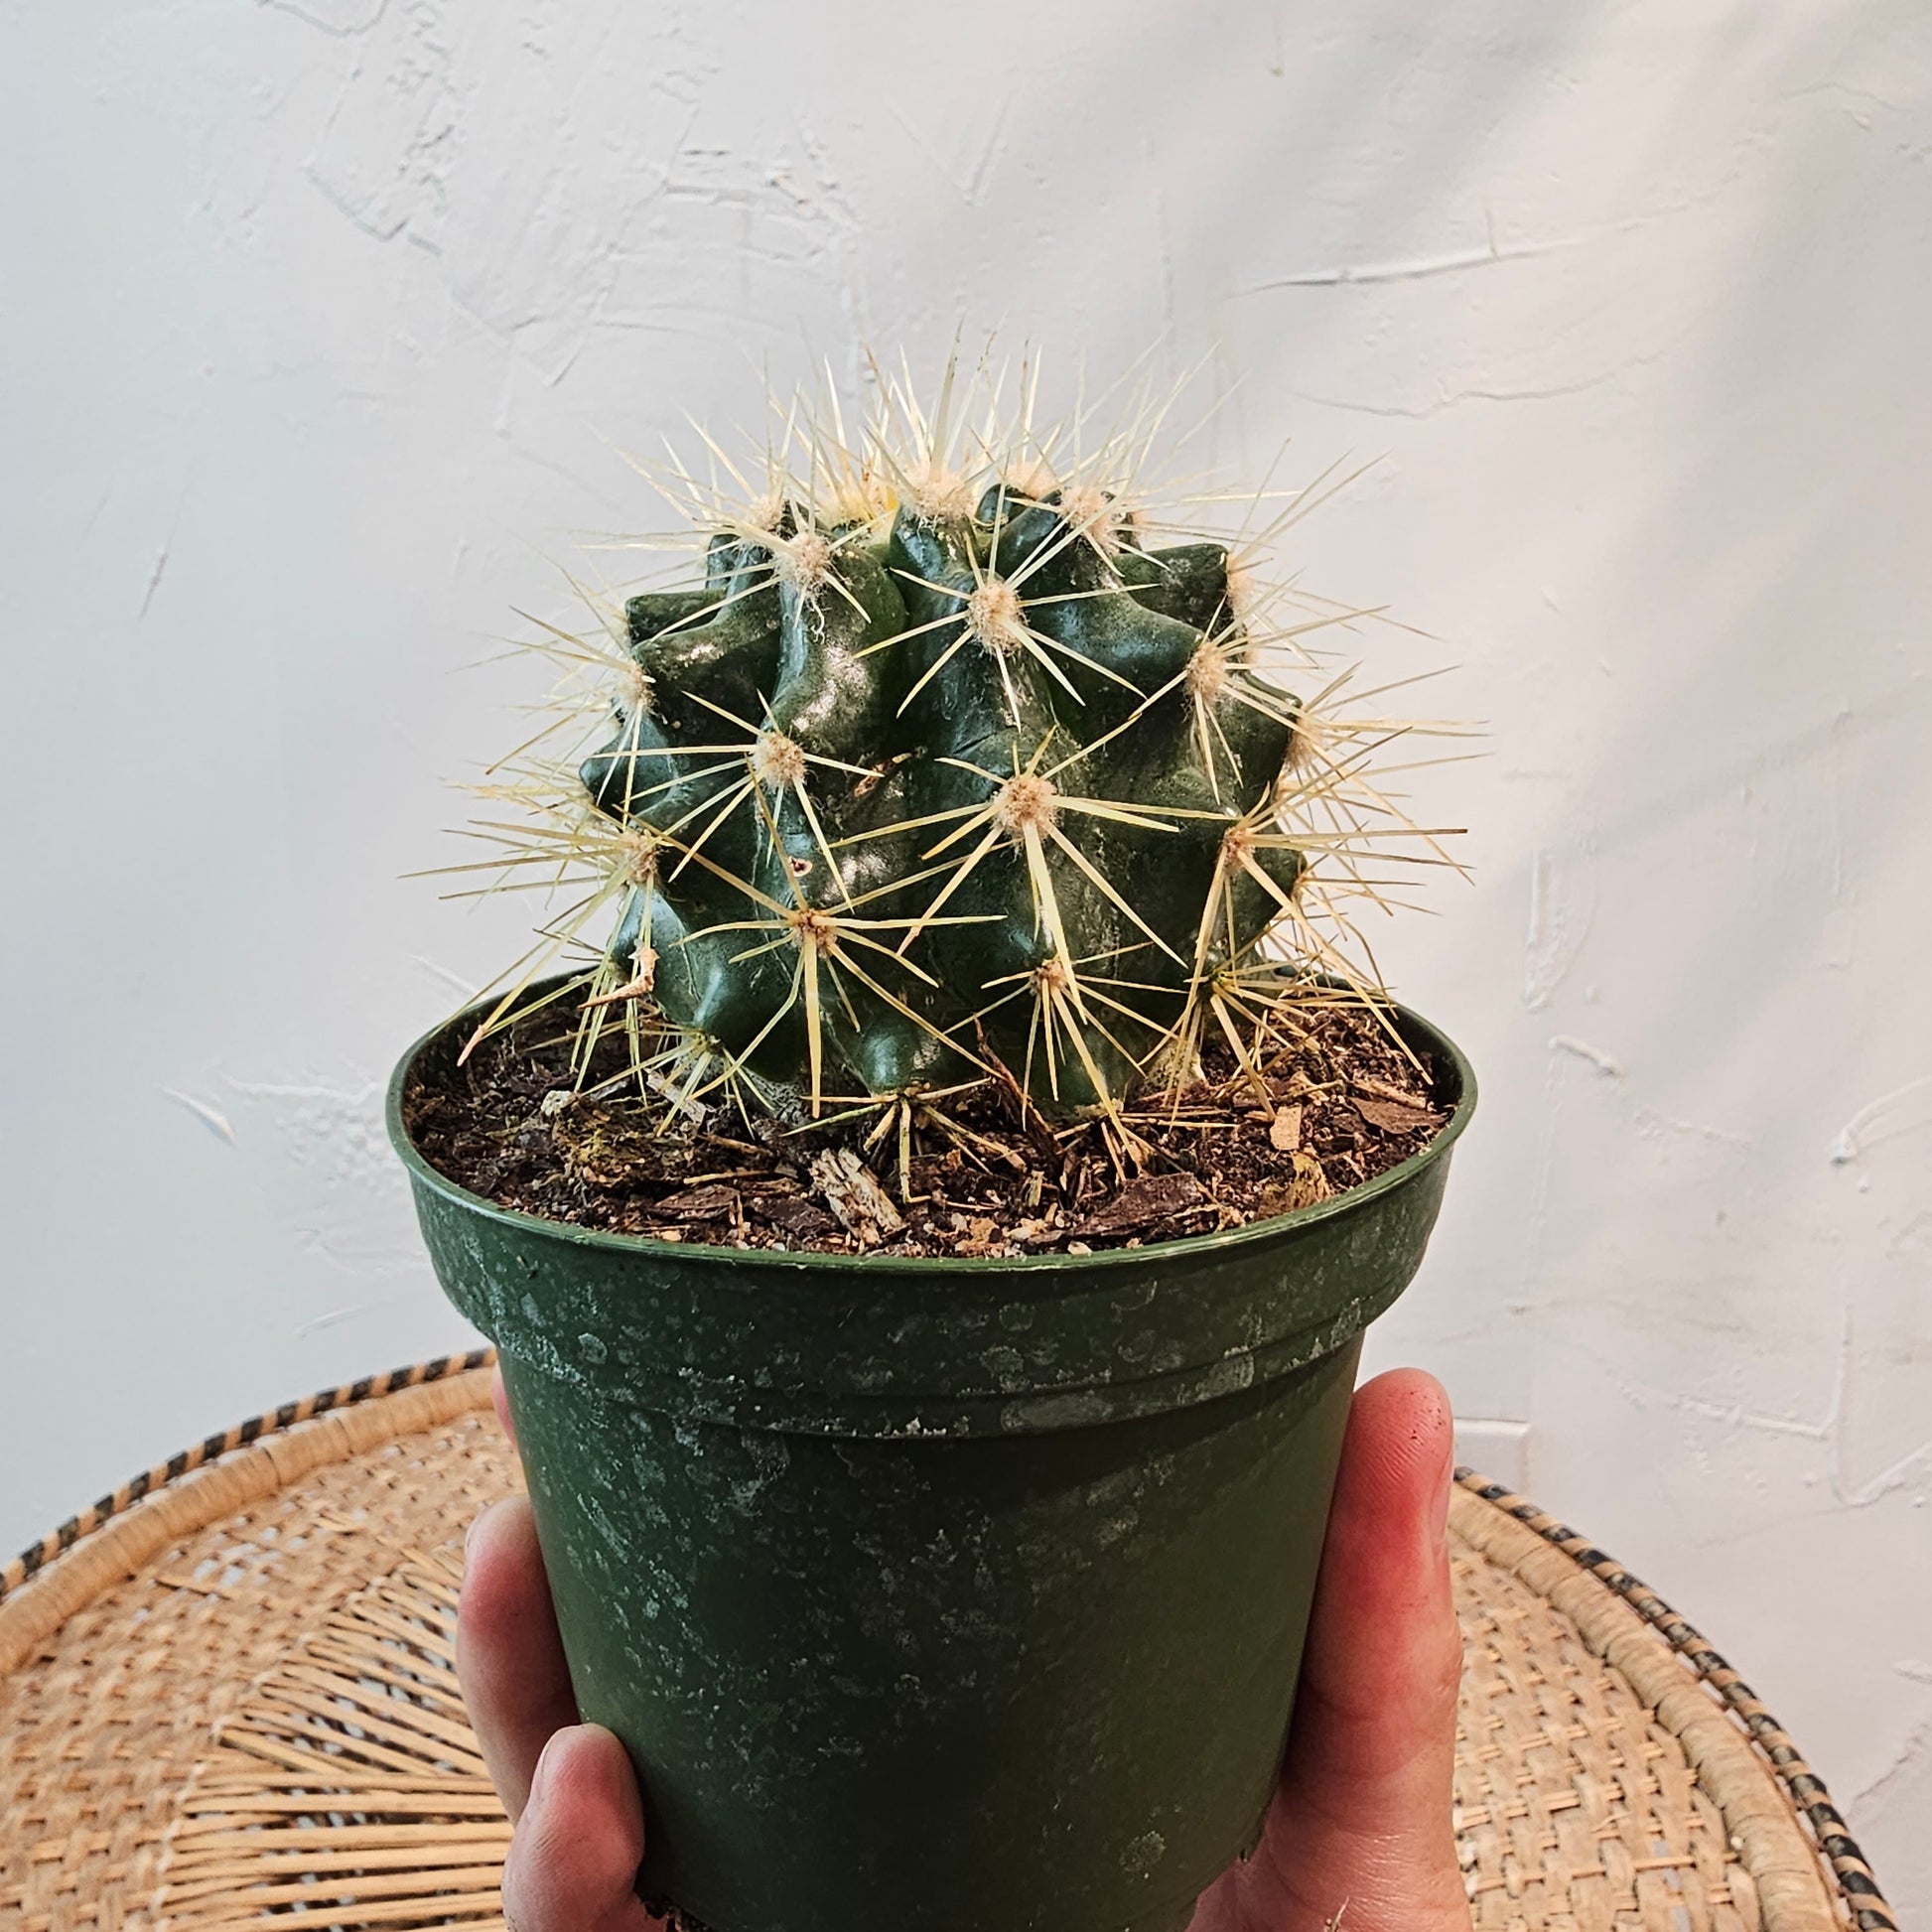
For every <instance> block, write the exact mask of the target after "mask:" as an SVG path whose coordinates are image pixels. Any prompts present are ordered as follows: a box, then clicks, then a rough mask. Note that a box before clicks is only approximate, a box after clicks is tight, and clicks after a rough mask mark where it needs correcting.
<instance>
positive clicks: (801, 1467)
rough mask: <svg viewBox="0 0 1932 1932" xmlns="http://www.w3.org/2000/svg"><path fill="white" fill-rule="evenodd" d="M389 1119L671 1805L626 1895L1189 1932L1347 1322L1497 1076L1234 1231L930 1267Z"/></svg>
mask: <svg viewBox="0 0 1932 1932" xmlns="http://www.w3.org/2000/svg"><path fill="white" fill-rule="evenodd" d="M472 1024H473V1020H472V1019H471V1018H470V1017H463V1018H459V1019H457V1020H455V1021H452V1022H451V1023H449V1024H448V1025H447V1026H445V1027H443V1028H441V1029H439V1030H438V1031H437V1032H435V1033H433V1034H431V1035H428V1036H427V1037H426V1038H425V1039H424V1040H422V1041H421V1042H419V1043H418V1045H417V1046H416V1047H414V1048H413V1049H412V1050H411V1051H410V1053H409V1054H408V1055H407V1056H406V1057H405V1058H404V1060H403V1062H402V1064H401V1066H400V1067H399V1068H398V1069H397V1072H396V1076H395V1078H394V1080H393V1081H392V1083H391V1086H390V1093H389V1131H390V1133H391V1135H392V1137H393V1138H394V1140H395V1143H396V1146H397V1148H398V1149H399V1150H400V1152H401V1154H402V1158H403V1160H404V1162H405V1163H406V1164H407V1166H408V1169H409V1173H410V1179H411V1182H412V1184H413V1187H414V1190H415V1197H416V1207H417V1212H418V1214H419V1216H420V1217H421V1221H422V1227H423V1234H424V1237H425V1239H426V1240H427V1241H428V1244H429V1250H430V1254H431V1257H432V1259H433V1260H434V1262H435V1266H436V1272H437V1275H438V1277H439V1279H440V1280H441V1282H442V1284H443V1287H444V1289H445V1291H446V1292H447V1293H448V1294H449V1296H450V1299H451V1300H452V1301H453V1302H455V1303H456V1305H457V1307H458V1308H459V1309H461V1310H462V1311H463V1312H464V1313H465V1314H466V1315H468V1316H469V1318H470V1319H471V1320H472V1321H474V1322H475V1323H476V1324H477V1325H478V1326H479V1327H480V1328H482V1329H483V1331H484V1332H485V1333H486V1334H488V1335H489V1336H490V1337H491V1338H492V1339H493V1340H494V1341H495V1342H496V1344H497V1346H498V1348H499V1349H500V1350H501V1351H502V1365H503V1373H504V1378H505V1380H506V1382H507V1384H508V1389H509V1399H510V1407H511V1410H512V1412H513V1415H514V1419H515V1423H516V1431H517V1440H518V1444H519V1447H520V1449H521V1451H522V1456H523V1464H524V1468H525V1471H526V1473H527V1476H528V1480H529V1485H530V1493H531V1497H532V1500H533V1502H534V1504H535V1509H536V1518H537V1528H538V1533H539V1535H540V1537H541V1540H542V1545H543V1552H544V1560H545V1563H546V1564H547V1565H548V1568H549V1572H550V1585H551V1589H552V1592H553V1594H554V1595H555V1598H556V1604H557V1615H558V1621H559V1623H560V1624H561V1626H562V1630H563V1637H564V1645H565V1648H566V1650H567V1651H568V1653H569V1658H570V1667H571V1675H572V1679H573V1681H574V1683H575V1685H576V1688H577V1695H578V1702H579V1704H580V1706H581V1708H582V1711H583V1715H584V1716H585V1718H586V1719H589V1720H594V1721H595V1722H597V1723H600V1724H605V1725H610V1726H611V1728H612V1729H614V1730H615V1731H616V1732H617V1733H618V1735H619V1736H620V1737H621V1738H622V1739H623V1741H624V1743H625V1745H626V1746H627V1747H628V1749H629V1751H630V1754H631V1756H632V1758H633V1759H634V1760H635V1762H636V1765H637V1769H638V1773H639V1775H640V1777H641V1779H642V1782H643V1788H644V1793H645V1809H646V1816H647V1823H648V1845H647V1849H646V1852H645V1858H644V1865H643V1870H642V1872H641V1874H640V1877H639V1889H640V1890H641V1891H642V1892H643V1894H644V1896H645V1897H646V1898H648V1899H651V1900H653V1901H669V1902H671V1903H673V1904H675V1905H676V1906H677V1907H678V1909H679V1910H680V1912H682V1913H683V1914H684V1916H685V1917H686V1919H687V1921H688V1922H690V1923H693V1924H695V1925H699V1926H702V1927H707V1928H711V1929H712V1932H985V1928H987V1927H999V1928H1001V1932H1174V1929H1175V1928H1177V1927H1180V1926H1184V1925H1185V1924H1186V1922H1187V1919H1188V1916H1189V1914H1190V1912H1191V1909H1192V1906H1193V1901H1194V1899H1195V1896H1196V1895H1197V1893H1198V1892H1199V1891H1200V1890H1201V1889H1202V1887H1203V1886H1205V1885H1207V1884H1208V1883H1210V1882H1211V1881H1212V1880H1213V1878H1214V1877H1215V1876H1216V1875H1217V1874H1218V1873H1219V1872H1220V1871H1221V1870H1222V1869H1223V1868H1224V1867H1225V1866H1226V1865H1227V1864H1228V1863H1229V1862H1230V1861H1231V1860H1233V1859H1234V1858H1236V1857H1237V1856H1239V1855H1241V1854H1242V1853H1244V1852H1246V1851H1248V1850H1250V1849H1252V1847H1253V1845H1254V1842H1255V1840H1256V1837H1257V1835H1258V1833H1259V1831H1260V1826H1261V1819H1262V1815H1263V1812H1264V1809H1265V1807H1266V1804H1267V1800H1268V1795H1269V1791H1270V1788H1271V1786H1272V1785H1273V1782H1274V1778H1275V1774H1276V1769H1277V1765H1278V1762H1279V1759H1280V1756H1281V1748H1282V1742H1283V1738H1284V1736H1285V1734H1286V1731H1287V1727H1288V1720H1289V1714H1290V1707H1291V1705H1292V1703H1293V1700H1294V1692H1295V1680H1296V1674H1297V1671H1298V1669H1299V1666H1300V1663H1301V1656H1302V1642H1303V1637H1304V1634H1305V1632H1306V1629H1307V1623H1308V1614H1309V1603H1310V1597H1311V1592H1312V1589H1313V1587H1314V1575H1315V1567H1316V1564H1317V1562H1318V1560H1319V1558H1320V1554H1321V1539H1322V1532H1323V1528H1324V1525H1325V1522H1326V1518H1327V1511H1328V1500H1329V1494H1330V1491H1331V1489H1332V1487H1333V1483H1334V1476H1335V1464H1336V1459H1337V1456H1338V1454H1339V1452H1340V1448H1341V1436H1342V1426H1343V1422H1344V1420H1345V1418H1346V1415H1347V1409H1348V1400H1349V1395H1350V1391H1351V1388H1352V1386H1353V1381H1354V1371H1355V1363H1356V1358H1357V1355H1358V1353H1359V1350H1360V1346H1361V1331H1362V1328H1363V1326H1364V1324H1365V1323H1366V1322H1368V1321H1369V1320H1371V1319H1372V1318H1373V1317H1374V1316H1375V1315H1377V1314H1379V1313H1380V1312H1381V1311H1383V1310H1384V1309H1385V1308H1387V1307H1388V1306H1389V1304H1390V1303H1391V1302H1393V1301H1394V1300H1395V1298H1396V1296H1397V1295H1399V1294H1400V1293H1401V1291H1402V1290H1403V1288H1404V1287H1405V1286H1406V1285H1407V1283H1408V1282H1409V1280H1410V1278H1411V1276H1412V1275H1413V1274H1414V1273H1415V1271H1416V1267H1417V1265H1418V1263H1419V1262H1420V1261H1421V1259H1422V1254H1423V1248H1424V1245H1425V1243H1426V1242H1427V1240H1428V1237H1429V1232H1430V1229H1431V1227H1432V1225H1433V1224H1434V1222H1435V1219H1436V1212H1437V1208H1438V1206H1439V1204H1440V1202H1441V1200H1442V1195H1443V1185H1444V1181H1445V1179H1446V1178H1447V1175H1448V1173H1449V1150H1450V1147H1451V1145H1452V1144H1453V1142H1454V1141H1455V1139H1456V1137H1457V1135H1458V1134H1459V1133H1460V1132H1461V1130H1462V1127H1463V1126H1464V1124H1465V1123H1466V1122H1467V1120H1468V1117H1469V1113H1470V1110H1471V1108H1472V1106H1473V1105H1474V1100H1475V1085H1474V1080H1473V1078H1472V1076H1471V1074H1470V1071H1469V1068H1468V1065H1467V1063H1466V1062H1465V1061H1464V1059H1463V1058H1462V1055H1461V1054H1460V1053H1459V1052H1458V1051H1457V1049H1456V1048H1455V1046H1454V1045H1453V1044H1451V1042H1450V1041H1449V1039H1447V1038H1446V1037H1445V1036H1444V1035H1442V1034H1440V1033H1438V1032H1437V1031H1436V1030H1435V1029H1434V1028H1433V1027H1431V1026H1429V1025H1428V1024H1427V1023H1426V1022H1424V1021H1422V1020H1420V1019H1418V1018H1417V1017H1416V1016H1414V1015H1412V1014H1409V1013H1407V1012H1404V1013H1402V1014H1401V1025H1402V1028H1403V1030H1404V1032H1405V1034H1406V1035H1407V1036H1408V1038H1409V1039H1410V1041H1411V1042H1412V1043H1413V1044H1414V1045H1415V1046H1416V1048H1417V1049H1418V1050H1419V1051H1420V1052H1421V1053H1423V1054H1424V1055H1425V1056H1426V1057H1428V1058H1429V1059H1430V1060H1432V1061H1433V1062H1434V1064H1435V1067H1436V1069H1437V1072H1438V1081H1439V1092H1440V1093H1441V1094H1442V1096H1443V1098H1444V1099H1445V1101H1446V1102H1449V1103H1452V1106H1453V1112H1452V1115H1451V1118H1450V1120H1449V1124H1448V1125H1447V1127H1446V1128H1445V1129H1444V1131H1443V1132H1442V1133H1441V1134H1440V1135H1439V1136H1438V1137H1437V1139H1436V1141H1435V1142H1434V1143H1433V1144H1432V1145H1431V1146H1430V1147H1429V1148H1428V1149H1427V1150H1425V1151H1424V1152H1423V1153H1422V1154H1420V1155H1417V1156H1416V1157H1415V1158H1414V1159H1412V1160H1410V1161H1408V1162H1405V1163H1404V1164H1403V1165H1402V1166H1401V1167H1399V1168H1396V1169H1394V1170H1392V1171H1391V1172H1390V1173H1385V1174H1383V1175H1381V1176H1380V1177H1379V1178H1377V1179H1375V1180H1373V1181H1370V1182H1369V1183H1367V1184H1366V1185H1364V1186H1361V1187H1358V1188H1356V1189H1355V1190H1353V1191H1352V1192H1350V1193H1347V1194H1344V1195H1341V1196H1339V1197H1338V1198H1336V1199H1334V1200H1332V1201H1328V1202H1324V1203H1323V1204H1322V1205H1320V1206H1318V1207H1312V1208H1308V1209H1304V1210H1302V1211H1301V1212H1299V1213H1295V1214H1290V1215H1286V1216H1283V1217H1282V1218H1280V1219H1277V1220H1273V1221H1268V1222H1262V1223H1259V1224H1256V1225H1253V1226H1249V1227H1245V1228H1241V1229H1237V1230H1234V1231H1232V1232H1229V1233H1227V1234H1221V1235H1210V1236H1205V1237H1201V1238H1197V1239H1191V1240H1184V1241H1173V1242H1167V1243H1163V1244H1160V1245H1157V1246H1154V1247H1148V1248H1141V1249H1131V1250H1121V1251H1114V1252H1110V1253H1104V1254H1095V1255H1084V1256H1057V1255H1056V1256H1040V1257H1030V1258H1027V1259H1022V1260H995V1261H956V1260H939V1261H911V1260H892V1259H886V1258H871V1259H858V1258H853V1257H849V1256H827V1255H784V1254H776V1253H769V1252H759V1251H741V1250H737V1249H725V1248H707V1247H699V1246H695V1245H684V1246H679V1245H675V1244H671V1243H666V1242H659V1241H650V1240H645V1239H641V1238H638V1237H635V1236H624V1235H613V1234H605V1233H598V1232H592V1231H588V1230H585V1229H582V1228H574V1227H569V1226H566V1225H563V1224H560V1223H556V1222H550V1221H545V1220H540V1219H537V1218H535V1217H533V1216H531V1215H527V1214H520V1213H516V1212H513V1211H510V1210H508V1209H504V1208H501V1207H497V1206H493V1205H492V1204H491V1203H489V1202H488V1201H486V1200H483V1199H482V1198H481V1197H480V1196H478V1195H476V1194H473V1193H470V1192H468V1191H466V1190H465V1189H464V1188H462V1187H459V1186H457V1185H456V1184H455V1183H454V1182H453V1181H450V1180H448V1179H446V1178H445V1177H444V1176H443V1175H442V1174H440V1173H437V1172H436V1171H435V1170H434V1169H433V1168H431V1167H430V1166H429V1164H428V1163H427V1162H426V1161H425V1160H424V1158H423V1157H422V1155H421V1154H419V1153H418V1152H417V1151H416V1149H415V1148H414V1147H413V1146H412V1145H411V1144H410V1142H409V1139H408V1136H407V1133H406V1131H405V1129H404V1127H403V1124H402V1111H401V1098H402V1093H403V1090H404V1087H405V1084H406V1083H407V1082H408V1081H409V1080H410V1079H411V1078H412V1077H419V1078H422V1079H425V1080H429V1081H437V1080H441V1079H447V1078H449V1077H451V1076H452V1075H453V1074H454V1063H455V1055H456V1048H457V1044H458V1042H459V1041H460V1040H461V1038H462V1037H464V1036H465V1035H467V1033H468V1032H469V1029H470V1026H471V1025H472Z"/></svg>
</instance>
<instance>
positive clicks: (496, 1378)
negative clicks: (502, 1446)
mask: <svg viewBox="0 0 1932 1932" xmlns="http://www.w3.org/2000/svg"><path fill="white" fill-rule="evenodd" d="M489 1406H490V1407H491V1408H492V1409H494V1410H495V1411H496V1420H497V1421H498V1422H499V1423H501V1424H502V1425H503V1434H504V1435H505V1436H507V1437H508V1438H509V1439H510V1448H511V1449H514V1448H515V1447H516V1424H515V1423H514V1422H512V1421H511V1420H510V1396H509V1391H508V1390H507V1389H506V1388H504V1386H503V1369H502V1364H501V1363H498V1364H497V1366H496V1369H495V1371H494V1372H493V1373H492V1374H491V1376H490V1378H489Z"/></svg>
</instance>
